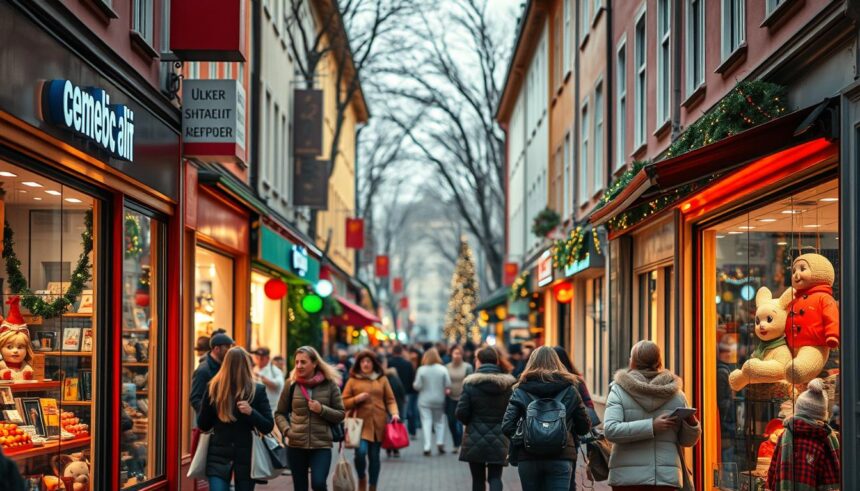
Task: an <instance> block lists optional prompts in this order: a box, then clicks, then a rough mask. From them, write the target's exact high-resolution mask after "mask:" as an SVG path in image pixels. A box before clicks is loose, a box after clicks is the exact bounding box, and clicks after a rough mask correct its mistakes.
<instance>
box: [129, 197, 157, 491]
mask: <svg viewBox="0 0 860 491" xmlns="http://www.w3.org/2000/svg"><path fill="white" fill-rule="evenodd" d="M162 229H163V226H161V224H160V222H158V221H157V220H155V219H153V218H151V217H149V216H146V215H144V214H142V213H140V212H138V211H135V210H134V209H128V208H127V209H126V210H125V216H124V220H123V249H124V250H123V252H122V254H123V274H122V284H123V292H122V293H123V296H122V298H123V300H122V354H121V356H122V402H121V407H122V412H121V414H120V416H121V418H120V429H121V431H122V436H121V439H120V452H121V454H120V484H121V485H122V487H123V488H128V487H132V486H136V485H138V484H139V483H142V482H144V481H147V480H149V479H152V478H154V477H157V476H159V475H160V474H161V473H162V470H163V469H162V468H161V463H162V462H161V460H162V459H161V458H160V457H161V455H162V454H161V449H163V444H164V437H163V427H162V421H161V413H160V411H158V409H159V408H160V407H161V405H160V402H159V398H160V396H161V391H160V390H159V388H160V387H161V384H160V383H158V381H159V380H161V374H160V373H158V370H159V369H160V368H161V367H160V365H159V364H158V363H156V361H157V360H158V359H159V356H158V353H159V350H158V348H159V346H158V343H157V340H158V339H159V330H160V328H161V319H160V316H159V313H160V310H159V309H160V307H161V306H160V305H159V298H160V292H159V291H158V286H159V282H158V281H157V280H158V278H159V274H160V270H159V265H160V264H161V261H162V258H161V257H160V252H161V251H160V249H159V247H158V245H159V244H161V235H162V233H163V230H162Z"/></svg>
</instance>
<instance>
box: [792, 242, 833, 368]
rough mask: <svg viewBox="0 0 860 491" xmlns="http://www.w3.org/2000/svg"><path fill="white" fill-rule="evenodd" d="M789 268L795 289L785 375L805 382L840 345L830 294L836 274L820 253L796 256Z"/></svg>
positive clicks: (831, 295) (822, 366) (831, 294)
mask: <svg viewBox="0 0 860 491" xmlns="http://www.w3.org/2000/svg"><path fill="white" fill-rule="evenodd" d="M791 269H792V271H791V286H792V287H794V290H795V291H794V300H793V301H792V302H791V309H790V311H789V314H788V327H787V329H786V341H787V342H788V347H789V348H791V353H792V356H793V357H794V359H793V360H792V363H790V364H789V365H788V366H787V367H786V368H785V379H786V380H788V381H789V382H791V383H793V384H806V383H808V382H809V381H810V380H812V379H814V378H815V377H817V376H818V375H819V374H820V373H821V370H822V369H823V368H824V364H825V363H827V358H828V357H829V356H830V350H831V349H835V348H838V347H839V305H838V304H837V303H836V300H834V298H833V281H834V279H835V276H836V275H835V273H834V271H833V265H832V264H830V261H828V260H827V258H826V257H824V256H822V255H820V254H802V255H800V256H798V257H797V259H795V260H794V263H793V264H792V268H791Z"/></svg>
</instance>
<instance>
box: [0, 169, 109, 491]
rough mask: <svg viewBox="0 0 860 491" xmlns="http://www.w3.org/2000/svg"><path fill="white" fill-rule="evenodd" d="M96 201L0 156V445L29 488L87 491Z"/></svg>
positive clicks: (95, 340) (90, 465)
mask: <svg viewBox="0 0 860 491" xmlns="http://www.w3.org/2000/svg"><path fill="white" fill-rule="evenodd" d="M99 204H100V203H99V202H98V201H96V200H94V199H93V198H92V197H90V196H88V195H86V194H83V193H81V192H78V191H76V190H74V189H72V188H70V187H67V186H63V185H61V184H59V183H57V182H55V181H52V180H50V179H47V178H45V177H44V176H42V175H39V174H36V173H33V172H29V171H27V170H25V169H23V168H20V167H17V166H13V165H11V164H10V163H7V162H4V161H0V220H2V222H3V225H4V227H3V233H2V241H3V263H4V267H3V268H0V270H2V278H0V288H2V304H0V309H2V312H0V313H2V319H3V320H2V323H0V356H2V361H0V409H2V412H0V415H2V421H0V435H2V436H0V447H2V450H3V453H4V454H5V455H6V456H8V457H9V458H11V459H12V460H14V461H15V462H16V463H17V464H18V467H19V469H20V470H21V473H22V474H23V475H24V477H25V480H26V481H27V483H28V484H29V485H30V486H31V487H32V488H33V489H57V488H58V487H60V486H61V485H63V486H65V488H66V489H75V490H78V491H80V490H88V489H89V477H90V472H91V469H92V468H93V466H95V465H98V464H99V463H98V462H94V461H93V460H92V444H93V442H94V441H95V440H94V439H93V436H94V433H95V431H94V428H93V426H92V425H93V416H94V414H95V412H94V411H95V410H94V404H95V402H96V401H95V400H94V399H95V392H94V390H93V389H94V387H95V385H94V384H95V380H94V374H95V372H94V368H95V367H94V363H95V362H94V358H93V356H94V353H96V347H97V346H98V342H99V337H98V335H97V332H96V330H95V328H96V323H95V312H96V309H95V308H94V306H95V304H96V303H97V302H96V299H97V295H96V293H97V290H96V287H97V285H96V282H95V281H94V280H93V268H92V261H93V251H94V250H98V248H97V244H98V237H99V234H98V230H97V229H96V225H95V224H97V223H98V220H97V219H96V217H97V216H98V213H99Z"/></svg>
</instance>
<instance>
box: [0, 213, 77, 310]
mask: <svg viewBox="0 0 860 491" xmlns="http://www.w3.org/2000/svg"><path fill="white" fill-rule="evenodd" d="M84 224H85V225H86V228H85V230H84V232H83V233H82V234H81V246H82V247H83V252H81V255H80V257H79V258H78V264H77V266H75V270H74V271H73V272H72V281H71V284H70V285H69V289H68V290H67V291H66V293H64V294H63V295H61V296H60V297H59V298H57V299H55V300H54V301H53V302H50V303H48V302H46V301H44V300H43V299H42V298H41V297H40V296H38V295H34V294H33V292H32V291H30V289H29V288H28V287H27V280H26V279H25V278H24V274H23V273H21V260H20V259H18V256H17V255H16V254H15V249H14V247H15V240H14V233H13V232H12V227H10V226H9V222H6V223H5V224H4V227H3V259H4V260H5V261H6V277H7V278H8V279H9V289H10V291H11V293H12V294H13V295H20V296H21V305H22V306H24V307H25V308H26V309H27V310H29V311H30V313H31V314H33V315H38V316H41V317H43V318H45V319H51V318H53V317H57V316H60V315H62V314H63V313H65V312H66V310H67V309H68V308H69V306H70V305H72V304H73V303H74V302H75V298H76V297H77V296H78V295H80V294H81V292H82V291H83V289H84V286H85V285H86V283H87V282H88V281H90V279H92V273H91V272H90V253H91V252H92V250H93V211H92V210H88V211H87V213H86V215H85V216H84Z"/></svg>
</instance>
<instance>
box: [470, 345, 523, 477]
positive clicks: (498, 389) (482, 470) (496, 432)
mask: <svg viewBox="0 0 860 491" xmlns="http://www.w3.org/2000/svg"><path fill="white" fill-rule="evenodd" d="M475 364H476V366H477V372H475V373H473V374H471V375H469V376H467V377H466V379H465V380H464V381H463V392H462V394H461V395H460V400H459V401H458V402H457V409H456V411H455V414H456V416H457V419H458V420H459V421H460V422H461V423H463V425H464V426H465V427H466V429H465V432H464V434H463V444H462V446H461V447H460V460H461V461H463V462H468V463H469V471H470V472H471V473H472V491H486V489H487V483H489V484H490V491H500V490H501V489H502V467H504V466H506V465H507V464H508V438H507V437H506V436H505V435H503V434H502V418H503V417H504V416H505V409H506V408H507V407H508V400H509V399H510V398H511V393H512V391H513V389H512V386H513V385H514V382H516V379H515V378H514V376H513V375H510V374H508V372H509V371H510V365H509V364H508V362H507V361H506V360H505V359H504V357H502V356H501V354H500V353H499V351H498V350H497V349H496V348H494V347H492V346H487V347H485V348H482V349H481V350H479V351H478V354H477V357H476V358H475Z"/></svg>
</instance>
